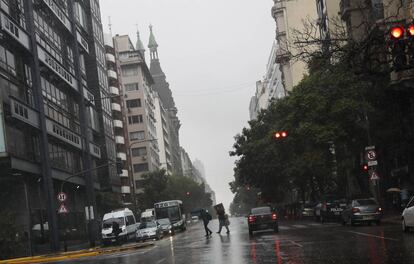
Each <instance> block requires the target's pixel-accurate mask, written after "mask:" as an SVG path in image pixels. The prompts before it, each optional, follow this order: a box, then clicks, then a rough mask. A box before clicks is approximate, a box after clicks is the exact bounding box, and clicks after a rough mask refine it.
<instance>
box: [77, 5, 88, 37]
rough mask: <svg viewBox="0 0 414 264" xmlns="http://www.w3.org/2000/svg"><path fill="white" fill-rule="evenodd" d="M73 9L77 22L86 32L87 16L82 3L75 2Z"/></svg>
mask: <svg viewBox="0 0 414 264" xmlns="http://www.w3.org/2000/svg"><path fill="white" fill-rule="evenodd" d="M74 10H75V19H76V22H78V24H79V25H80V26H81V27H82V28H83V30H85V31H86V32H89V31H88V22H87V16H86V13H85V10H84V9H83V7H82V5H81V4H80V3H79V2H76V3H75V8H74Z"/></svg>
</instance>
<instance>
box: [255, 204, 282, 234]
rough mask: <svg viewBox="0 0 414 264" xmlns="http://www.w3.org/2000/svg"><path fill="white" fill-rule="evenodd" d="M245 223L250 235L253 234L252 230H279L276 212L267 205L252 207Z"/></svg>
mask: <svg viewBox="0 0 414 264" xmlns="http://www.w3.org/2000/svg"><path fill="white" fill-rule="evenodd" d="M247 223H248V225H249V234H250V235H253V232H254V231H258V230H267V229H272V230H273V231H274V232H279V224H278V219H277V214H276V212H274V211H272V209H271V208H270V207H269V206H265V207H256V208H252V209H251V211H250V214H249V216H248V217H247Z"/></svg>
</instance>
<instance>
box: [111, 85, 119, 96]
mask: <svg viewBox="0 0 414 264" xmlns="http://www.w3.org/2000/svg"><path fill="white" fill-rule="evenodd" d="M109 91H110V92H111V95H119V88H118V87H115V86H110V87H109Z"/></svg>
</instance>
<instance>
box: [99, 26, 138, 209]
mask: <svg viewBox="0 0 414 264" xmlns="http://www.w3.org/2000/svg"><path fill="white" fill-rule="evenodd" d="M104 41H105V58H106V66H107V69H108V83H109V92H110V96H111V106H112V117H113V127H114V135H115V143H116V157H117V160H118V161H121V162H122V166H123V169H122V173H121V174H120V175H119V176H120V177H121V178H120V180H121V194H122V202H123V203H124V204H125V205H127V204H130V203H132V202H133V200H132V195H131V193H132V189H133V188H131V187H133V184H132V182H133V179H132V177H130V176H131V175H132V173H131V172H130V171H129V167H130V166H129V163H128V159H127V153H128V147H127V146H128V145H129V140H128V131H127V129H126V128H127V125H126V120H125V119H124V117H125V116H126V108H125V102H124V100H123V98H122V97H123V95H124V91H123V89H122V86H121V85H120V84H121V83H122V81H121V75H120V72H121V71H120V68H119V67H118V65H117V63H116V62H117V57H116V56H117V55H116V52H115V48H114V42H113V38H112V35H111V34H104Z"/></svg>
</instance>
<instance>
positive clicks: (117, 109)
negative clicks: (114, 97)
mask: <svg viewBox="0 0 414 264" xmlns="http://www.w3.org/2000/svg"><path fill="white" fill-rule="evenodd" d="M112 110H114V111H118V112H121V105H120V104H118V103H112Z"/></svg>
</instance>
